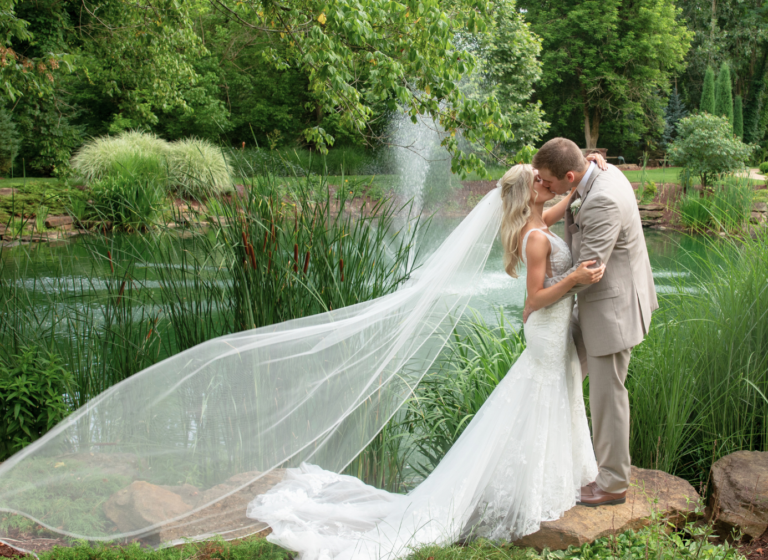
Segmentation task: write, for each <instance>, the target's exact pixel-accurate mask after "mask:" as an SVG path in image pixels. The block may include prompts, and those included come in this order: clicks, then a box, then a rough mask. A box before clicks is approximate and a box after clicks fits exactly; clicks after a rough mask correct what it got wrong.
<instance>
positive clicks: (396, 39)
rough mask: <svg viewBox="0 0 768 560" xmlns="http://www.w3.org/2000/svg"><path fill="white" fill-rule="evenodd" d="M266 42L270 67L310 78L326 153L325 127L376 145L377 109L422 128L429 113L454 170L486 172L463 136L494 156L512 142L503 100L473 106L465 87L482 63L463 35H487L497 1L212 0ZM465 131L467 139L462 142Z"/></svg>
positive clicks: (310, 135)
mask: <svg viewBox="0 0 768 560" xmlns="http://www.w3.org/2000/svg"><path fill="white" fill-rule="evenodd" d="M210 2H211V5H213V6H215V7H216V8H217V9H219V10H221V11H222V13H225V14H228V16H229V17H230V18H232V19H233V20H235V21H237V22H238V23H239V24H240V25H242V26H244V27H245V28H247V29H250V30H252V32H254V33H258V34H259V36H260V38H261V39H262V40H263V41H265V45H266V46H265V49H264V54H263V60H264V61H266V62H268V63H269V64H271V65H272V66H273V67H274V68H275V69H276V70H285V69H288V68H295V69H298V70H300V71H302V72H303V73H304V74H305V75H306V76H307V80H308V89H309V92H310V93H311V95H312V96H313V98H314V101H315V103H316V106H317V115H318V117H319V118H318V120H319V121H320V123H315V124H314V125H313V126H308V127H307V128H306V129H305V130H304V135H305V138H306V140H307V141H308V142H310V143H312V144H314V145H316V146H317V147H318V148H319V149H320V150H321V151H325V150H327V147H328V146H331V145H333V143H334V141H335V138H334V137H333V135H331V134H330V133H329V132H328V131H327V130H326V129H325V128H324V127H323V125H322V121H323V116H324V115H330V114H333V115H337V116H338V125H339V127H341V128H342V129H346V130H348V131H350V132H351V133H354V134H356V135H359V136H363V137H366V138H368V139H372V138H375V137H376V131H375V130H374V128H373V126H372V119H373V116H374V111H373V105H374V104H376V103H382V102H383V103H385V104H386V106H387V108H388V109H389V110H392V111H394V110H397V109H398V107H401V108H403V109H404V110H405V111H407V113H408V114H409V115H410V117H411V119H412V120H413V121H415V122H417V121H418V119H419V117H420V116H421V115H425V116H430V117H432V118H433V119H434V121H435V122H437V123H438V124H439V125H440V126H441V127H442V129H443V130H445V131H447V134H446V136H445V138H444V140H443V146H444V147H445V148H446V149H447V150H448V151H449V152H450V153H451V154H452V156H453V157H452V165H451V166H452V169H453V170H454V171H455V172H461V173H465V172H468V171H470V170H472V169H475V170H478V171H479V172H481V173H482V174H484V173H485V168H484V166H483V164H482V161H481V160H480V159H479V158H478V157H477V156H476V155H475V154H466V153H463V152H462V151H461V150H460V149H459V139H460V137H461V136H462V135H463V136H464V137H465V138H466V139H467V140H469V141H470V142H471V143H475V144H479V145H481V146H484V147H485V149H487V150H490V149H492V147H493V144H494V143H496V142H504V141H507V140H508V139H509V138H511V130H510V122H509V119H508V117H507V116H506V115H505V114H504V113H503V112H502V110H501V109H500V106H499V104H498V102H497V101H496V99H495V97H490V98H488V99H487V100H485V101H483V102H479V101H477V100H473V99H468V98H467V97H466V95H464V93H462V91H461V89H460V87H459V82H460V81H461V80H462V78H463V77H464V76H466V75H468V74H471V73H472V71H473V70H474V69H475V68H476V66H477V60H476V57H475V56H474V55H472V54H471V53H469V52H467V51H466V50H462V49H460V48H458V47H457V45H456V43H455V41H456V38H457V37H460V36H462V35H464V34H466V35H474V34H483V33H487V31H488V24H489V21H490V19H491V17H492V13H491V9H492V7H493V4H492V3H491V2H490V1H488V0H451V1H449V2H441V1H439V0H408V1H404V0H400V1H398V0H323V1H321V0H294V1H292V2H282V3H278V2H262V1H260V0H258V1H257V0H250V1H236V0H210ZM458 132H461V134H459V135H457V133H458Z"/></svg>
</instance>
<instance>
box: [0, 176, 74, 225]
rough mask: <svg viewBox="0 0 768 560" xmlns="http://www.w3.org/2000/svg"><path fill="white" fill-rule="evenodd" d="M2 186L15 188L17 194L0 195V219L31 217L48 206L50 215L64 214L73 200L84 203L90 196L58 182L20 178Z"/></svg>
mask: <svg viewBox="0 0 768 560" xmlns="http://www.w3.org/2000/svg"><path fill="white" fill-rule="evenodd" d="M2 186H3V187H4V188H12V189H14V190H15V191H16V194H14V195H12V196H0V219H2V218H3V217H4V216H5V217H9V216H19V217H22V216H23V217H27V218H31V217H33V216H36V215H37V211H38V209H39V208H41V207H45V208H47V209H48V214H50V215H63V214H66V213H67V212H68V210H69V207H70V205H71V201H72V200H76V201H78V202H82V203H84V202H85V201H86V200H87V198H88V195H87V194H86V193H84V192H83V191H80V190H79V189H75V188H72V187H69V186H67V185H65V184H62V183H57V182H46V181H40V180H27V181H22V180H19V181H9V182H7V183H4V184H3V185H2Z"/></svg>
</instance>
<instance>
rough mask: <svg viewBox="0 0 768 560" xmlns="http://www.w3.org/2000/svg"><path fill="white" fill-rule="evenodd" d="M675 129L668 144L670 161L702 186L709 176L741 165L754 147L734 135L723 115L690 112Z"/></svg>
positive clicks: (705, 183) (739, 167) (706, 183)
mask: <svg viewBox="0 0 768 560" xmlns="http://www.w3.org/2000/svg"><path fill="white" fill-rule="evenodd" d="M677 132H678V139H677V140H675V141H674V142H673V143H672V145H671V146H670V147H669V156H670V160H671V162H672V164H673V165H681V166H684V167H686V168H687V169H688V170H689V171H690V172H691V174H693V175H697V176H699V177H700V178H701V184H702V185H704V186H706V185H708V184H709V181H710V180H711V178H712V177H713V176H720V175H723V174H725V173H729V172H731V171H735V170H738V169H741V168H743V167H744V162H746V161H747V160H748V159H749V157H750V156H751V154H752V152H753V150H754V147H753V146H749V145H747V144H744V143H743V142H742V141H741V140H739V139H738V138H735V137H734V135H733V127H732V125H731V123H730V121H728V119H727V118H725V117H717V116H714V115H710V114H707V113H701V114H698V115H692V116H689V117H686V118H684V119H682V120H680V122H679V123H678V125H677Z"/></svg>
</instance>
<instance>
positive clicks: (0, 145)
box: [0, 106, 20, 175]
mask: <svg viewBox="0 0 768 560" xmlns="http://www.w3.org/2000/svg"><path fill="white" fill-rule="evenodd" d="M19 145H20V140H19V133H18V131H17V130H16V125H14V124H13V121H12V120H11V116H10V115H9V114H8V111H6V110H5V109H4V108H3V107H1V106H0V174H2V175H8V174H9V173H11V170H12V169H13V160H15V159H16V154H18V153H19Z"/></svg>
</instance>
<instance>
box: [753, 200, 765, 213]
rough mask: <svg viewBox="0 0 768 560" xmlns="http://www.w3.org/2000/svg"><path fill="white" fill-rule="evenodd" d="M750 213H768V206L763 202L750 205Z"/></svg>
mask: <svg viewBox="0 0 768 560" xmlns="http://www.w3.org/2000/svg"><path fill="white" fill-rule="evenodd" d="M752 211H753V212H768V204H766V203H765V202H754V203H752Z"/></svg>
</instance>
